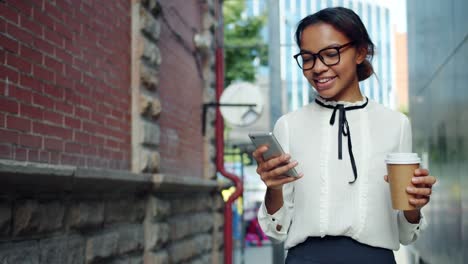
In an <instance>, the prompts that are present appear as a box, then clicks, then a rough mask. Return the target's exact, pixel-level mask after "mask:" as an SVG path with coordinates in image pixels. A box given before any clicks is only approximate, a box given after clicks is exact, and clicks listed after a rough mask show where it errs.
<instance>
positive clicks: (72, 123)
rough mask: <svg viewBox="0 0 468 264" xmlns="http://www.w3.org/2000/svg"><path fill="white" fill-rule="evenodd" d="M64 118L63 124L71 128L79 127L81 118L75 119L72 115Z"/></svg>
mask: <svg viewBox="0 0 468 264" xmlns="http://www.w3.org/2000/svg"><path fill="white" fill-rule="evenodd" d="M64 119H65V120H64V121H65V122H64V124H65V126H66V127H71V128H74V129H81V120H80V119H77V118H74V117H68V116H66V117H65V118H64ZM75 138H76V137H75Z"/></svg>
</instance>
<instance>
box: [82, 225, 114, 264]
mask: <svg viewBox="0 0 468 264" xmlns="http://www.w3.org/2000/svg"><path fill="white" fill-rule="evenodd" d="M118 241H119V234H118V233H117V232H107V231H105V233H101V234H98V235H94V236H92V237H89V238H88V239H87V241H86V263H93V262H94V261H96V260H99V259H102V258H108V257H111V256H115V255H116V254H117V252H118Z"/></svg>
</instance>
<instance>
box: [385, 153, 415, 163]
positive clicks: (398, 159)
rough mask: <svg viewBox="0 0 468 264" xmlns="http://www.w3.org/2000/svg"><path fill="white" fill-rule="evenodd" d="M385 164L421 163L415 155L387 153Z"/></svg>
mask: <svg viewBox="0 0 468 264" xmlns="http://www.w3.org/2000/svg"><path fill="white" fill-rule="evenodd" d="M385 162H386V163H387V164H416V163H421V159H420V158H419V157H418V154H417V153H388V154H387V158H386V159H385Z"/></svg>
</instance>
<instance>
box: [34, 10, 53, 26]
mask: <svg viewBox="0 0 468 264" xmlns="http://www.w3.org/2000/svg"><path fill="white" fill-rule="evenodd" d="M35 10H37V9H35ZM34 20H35V21H37V22H39V23H40V24H41V25H43V26H44V27H46V28H49V29H51V30H53V29H54V20H53V19H52V18H51V17H50V16H49V15H48V13H47V12H41V11H38V12H34Z"/></svg>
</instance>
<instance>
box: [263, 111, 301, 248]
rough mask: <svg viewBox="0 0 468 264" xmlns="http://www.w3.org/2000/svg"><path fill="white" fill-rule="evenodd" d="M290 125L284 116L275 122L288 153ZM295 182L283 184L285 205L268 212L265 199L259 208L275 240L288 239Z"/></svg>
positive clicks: (279, 139)
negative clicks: (288, 125)
mask: <svg viewBox="0 0 468 264" xmlns="http://www.w3.org/2000/svg"><path fill="white" fill-rule="evenodd" d="M288 132H289V131H288V127H287V123H286V121H285V120H284V118H280V119H279V120H278V122H276V124H275V128H274V130H273V134H274V135H275V136H276V138H277V139H278V142H279V143H280V144H281V147H282V148H283V150H284V151H285V152H286V153H289V140H288V137H289V135H288ZM293 196H294V183H289V184H285V185H283V206H282V207H281V208H280V209H279V210H278V211H276V212H275V213H274V214H268V212H267V209H266V206H265V201H263V203H262V205H261V206H260V209H259V210H258V221H259V223H260V226H261V227H262V230H263V232H264V233H265V234H266V235H267V236H268V237H269V238H270V239H271V240H272V241H274V242H283V241H284V240H286V237H287V234H288V230H289V226H290V225H291V218H292V217H291V216H292V212H293V210H294V200H293Z"/></svg>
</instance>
